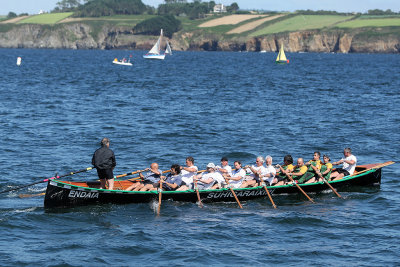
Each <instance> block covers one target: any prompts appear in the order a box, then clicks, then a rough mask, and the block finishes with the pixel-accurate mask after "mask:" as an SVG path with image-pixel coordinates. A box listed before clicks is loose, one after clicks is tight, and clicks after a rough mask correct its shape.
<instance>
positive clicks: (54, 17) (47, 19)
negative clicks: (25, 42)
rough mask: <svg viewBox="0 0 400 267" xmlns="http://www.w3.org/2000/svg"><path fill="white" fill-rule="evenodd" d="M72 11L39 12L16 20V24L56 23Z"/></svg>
mask: <svg viewBox="0 0 400 267" xmlns="http://www.w3.org/2000/svg"><path fill="white" fill-rule="evenodd" d="M72 14H73V12H65V13H49V14H40V15H34V16H29V17H28V18H26V19H23V20H20V21H19V22H17V23H18V24H26V23H28V24H56V23H57V22H60V21H61V20H63V19H65V18H68V17H69V16H71V15H72Z"/></svg>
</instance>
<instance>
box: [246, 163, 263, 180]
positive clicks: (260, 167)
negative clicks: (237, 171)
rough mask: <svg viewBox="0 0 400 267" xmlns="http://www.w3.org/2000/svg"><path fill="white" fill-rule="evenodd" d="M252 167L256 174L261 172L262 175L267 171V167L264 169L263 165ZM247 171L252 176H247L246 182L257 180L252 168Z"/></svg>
mask: <svg viewBox="0 0 400 267" xmlns="http://www.w3.org/2000/svg"><path fill="white" fill-rule="evenodd" d="M252 167H253V169H254V170H255V171H256V172H259V171H261V173H263V172H264V169H265V167H264V166H263V165H261V166H254V165H253V166H252ZM247 171H248V173H250V174H249V175H246V178H245V180H246V181H248V180H253V179H255V178H256V175H255V174H254V173H253V172H252V171H251V169H250V168H248V169H247Z"/></svg>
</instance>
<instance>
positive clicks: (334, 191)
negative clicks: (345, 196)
mask: <svg viewBox="0 0 400 267" xmlns="http://www.w3.org/2000/svg"><path fill="white" fill-rule="evenodd" d="M322 179H323V180H324V182H325V183H326V184H327V185H328V186H329V187H330V188H331V189H332V191H333V193H335V194H336V195H337V196H338V197H340V198H342V196H341V195H339V193H338V192H337V191H336V190H335V188H333V186H332V185H331V184H330V183H329V182H328V181H327V180H326V179H325V178H322Z"/></svg>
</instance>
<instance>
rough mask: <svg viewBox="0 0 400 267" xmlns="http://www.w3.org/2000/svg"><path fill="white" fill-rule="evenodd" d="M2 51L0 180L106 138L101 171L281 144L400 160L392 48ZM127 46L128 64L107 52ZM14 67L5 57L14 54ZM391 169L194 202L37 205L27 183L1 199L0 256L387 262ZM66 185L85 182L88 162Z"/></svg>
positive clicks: (87, 159) (60, 262)
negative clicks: (282, 58)
mask: <svg viewBox="0 0 400 267" xmlns="http://www.w3.org/2000/svg"><path fill="white" fill-rule="evenodd" d="M144 53H145V51H96V50H92V51H79V50H78V51H74V50H29V49H1V50H0V55H1V58H2V60H1V61H0V70H1V74H0V140H1V146H0V155H1V167H2V168H1V174H2V175H1V181H0V190H1V191H3V190H7V189H9V188H12V187H15V186H20V185H26V184H30V183H33V182H36V181H41V180H43V179H45V178H46V177H52V176H54V175H55V174H56V173H58V175H62V174H65V173H69V172H70V171H77V170H81V169H83V168H87V167H90V166H91V157H92V154H93V152H94V150H95V149H97V148H98V146H99V142H100V140H101V138H102V137H108V138H110V140H111V149H113V151H114V152H115V155H116V159H117V167H116V168H115V170H114V171H115V174H122V173H127V172H131V171H135V170H139V169H144V168H146V167H148V166H149V165H150V163H152V162H158V163H159V165H160V168H161V169H162V170H166V169H168V168H169V167H170V166H171V164H175V163H177V164H181V165H184V164H185V158H186V157H188V156H192V157H194V159H195V165H197V166H198V167H199V169H204V168H205V166H206V165H207V164H208V163H209V162H213V163H215V164H218V163H219V161H220V159H221V157H223V156H226V157H228V158H229V163H230V164H231V166H232V165H233V161H235V160H240V161H242V163H243V164H254V163H255V159H256V157H257V156H259V155H261V156H264V157H265V156H267V155H271V156H272V157H273V161H274V164H275V163H282V159H283V156H284V155H286V154H291V155H292V156H293V157H294V159H295V160H296V159H297V158H298V157H303V158H304V159H305V160H309V159H311V158H312V155H313V152H314V151H321V153H322V154H328V155H329V156H330V157H331V159H332V160H333V161H336V160H339V159H340V158H341V157H342V152H343V148H345V147H351V148H352V150H353V154H354V155H356V156H357V159H358V163H359V164H368V163H381V162H385V161H389V160H394V161H398V160H399V159H400V157H399V155H400V147H399V142H400V131H399V125H400V81H399V72H400V63H399V62H400V55H393V54H385V55H381V54H380V55H374V54H371V55H370V54H316V53H301V54H294V53H287V57H288V58H289V60H290V64H288V65H275V64H274V61H275V58H276V54H274V53H234V52H174V54H173V55H172V56H167V57H166V59H165V60H164V61H150V60H144V59H143V58H142V54H144ZM130 54H132V62H133V66H132V67H129V66H118V65H115V64H112V60H113V59H114V58H115V57H117V58H122V57H128V56H129V55H130ZM17 57H22V58H23V59H24V60H23V63H22V64H21V65H20V66H16V64H15V59H16V58H17ZM399 166H400V165H399V164H398V163H396V164H394V165H391V166H388V167H385V168H384V169H383V178H382V185H381V187H366V188H365V187H364V188H353V190H345V191H341V192H340V194H341V195H342V196H343V197H344V199H339V198H337V197H336V196H335V195H334V194H333V193H332V192H329V191H326V192H324V193H318V194H311V197H313V198H314V200H315V202H316V204H312V203H310V202H309V201H307V199H306V198H305V197H304V196H302V195H301V194H298V195H296V194H295V195H284V196H273V197H274V201H275V203H276V204H277V206H278V209H273V207H272V206H271V204H270V202H269V200H268V199H267V198H266V197H265V198H261V199H258V200H254V201H247V202H243V203H242V204H243V206H244V208H243V209H239V208H238V207H237V204H236V203H214V204H206V205H205V206H204V207H203V208H200V207H199V206H197V205H196V204H194V203H183V202H172V201H163V202H162V206H161V214H160V216H156V215H155V210H156V206H157V202H154V203H149V204H128V205H112V204H109V205H92V206H86V207H76V208H70V209H60V210H59V211H53V212H47V211H46V210H45V209H44V208H43V196H37V197H31V198H19V197H18V195H19V194H20V193H24V194H38V193H41V192H44V190H45V186H46V185H45V184H44V183H42V184H38V185H35V186H31V187H28V188H25V189H23V190H20V191H16V192H9V193H3V194H1V195H0V209H1V212H0V231H1V235H0V245H1V250H0V256H1V257H0V265H2V266H7V265H8V266H19V265H29V266H39V265H40V266H82V265H88V266H98V265H116V266H135V265H144V266H151V265H164V266H165V265H168V266H182V265H195V266H197V265H220V266H230V265H245V266H249V265H257V266H275V265H285V266H299V265H316V266H322V265H323V266H372V265H375V266H394V265H398V264H399V258H400V253H399V251H400V245H399V239H400V226H399V217H400V208H399V207H400V199H399V193H400V183H399V179H398V176H399V171H400V167H399ZM68 178H69V179H70V180H93V179H96V173H95V171H90V172H86V173H82V174H76V175H73V176H70V177H68Z"/></svg>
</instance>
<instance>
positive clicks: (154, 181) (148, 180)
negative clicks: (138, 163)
mask: <svg viewBox="0 0 400 267" xmlns="http://www.w3.org/2000/svg"><path fill="white" fill-rule="evenodd" d="M145 171H146V172H147V173H146V174H145V175H143V174H142V172H139V176H140V178H142V179H143V181H142V182H138V183H134V184H132V185H131V186H130V187H128V188H127V189H126V191H149V190H151V189H153V188H154V187H156V186H157V185H158V184H159V181H160V177H161V171H160V170H159V169H158V163H155V162H153V163H151V165H150V168H147V169H145Z"/></svg>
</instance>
